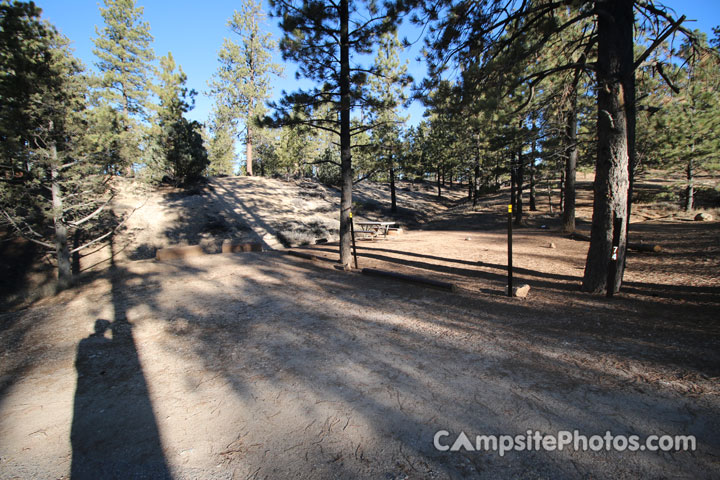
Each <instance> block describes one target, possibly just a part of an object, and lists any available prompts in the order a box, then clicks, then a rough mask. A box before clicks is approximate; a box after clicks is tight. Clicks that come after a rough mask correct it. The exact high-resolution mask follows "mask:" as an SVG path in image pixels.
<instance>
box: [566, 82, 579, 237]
mask: <svg viewBox="0 0 720 480" xmlns="http://www.w3.org/2000/svg"><path fill="white" fill-rule="evenodd" d="M577 79H578V74H576V75H575V81H574V82H573V85H572V87H571V88H572V91H571V92H570V106H569V108H568V112H567V115H568V118H567V123H566V125H565V141H566V142H567V144H566V146H565V151H566V152H567V158H566V159H565V189H564V192H565V193H564V195H563V198H564V201H565V202H564V203H565V205H564V208H563V211H562V212H563V216H562V230H563V232H565V233H572V232H574V231H575V175H576V171H577V155H578V150H577Z"/></svg>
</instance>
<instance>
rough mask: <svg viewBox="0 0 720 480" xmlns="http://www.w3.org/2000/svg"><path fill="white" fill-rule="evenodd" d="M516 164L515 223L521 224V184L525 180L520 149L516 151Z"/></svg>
mask: <svg viewBox="0 0 720 480" xmlns="http://www.w3.org/2000/svg"><path fill="white" fill-rule="evenodd" d="M517 155H518V164H517V172H516V175H515V185H516V186H517V193H516V195H517V199H516V200H517V205H516V206H515V225H520V224H522V221H523V198H522V194H523V184H524V182H525V163H524V162H523V158H522V153H521V151H520V150H518V152H517Z"/></svg>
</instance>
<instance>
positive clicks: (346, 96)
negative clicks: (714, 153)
mask: <svg viewBox="0 0 720 480" xmlns="http://www.w3.org/2000/svg"><path fill="white" fill-rule="evenodd" d="M339 13H340V15H339V16H340V81H339V84H340V169H341V172H340V175H341V177H342V180H341V181H342V189H341V193H340V264H341V265H342V266H343V267H344V268H346V269H349V268H350V260H351V259H352V255H351V250H350V244H351V240H352V238H351V234H350V214H351V208H352V188H353V178H352V156H351V152H350V104H351V102H350V31H349V23H350V13H349V7H348V0H340V11H339Z"/></svg>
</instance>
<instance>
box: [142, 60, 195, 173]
mask: <svg viewBox="0 0 720 480" xmlns="http://www.w3.org/2000/svg"><path fill="white" fill-rule="evenodd" d="M160 67H161V70H160V84H159V85H158V86H157V87H155V93H156V95H157V97H158V99H159V104H158V106H157V118H158V127H159V129H158V131H157V132H156V133H155V135H154V136H155V138H156V141H157V144H158V147H159V148H158V151H159V162H158V163H157V164H156V165H154V168H153V170H155V172H156V176H157V177H161V178H162V176H163V175H164V174H165V173H166V172H167V174H169V175H171V176H172V177H173V178H174V180H175V182H176V183H178V184H187V183H191V182H193V181H195V180H197V179H198V178H200V177H201V176H202V173H203V172H204V170H205V168H206V167H207V165H208V156H207V151H206V150H205V147H204V145H203V141H202V135H201V131H202V126H201V125H200V124H199V123H198V122H190V121H188V120H187V119H186V118H185V117H184V115H185V114H186V113H187V112H189V111H190V110H191V109H192V108H193V106H194V97H195V94H196V93H195V91H194V90H190V91H188V89H187V87H186V86H185V83H186V82H187V76H186V75H185V73H184V72H183V71H182V67H179V66H178V65H177V64H176V63H175V59H174V58H173V56H172V54H171V53H168V54H167V56H165V57H162V58H161V59H160Z"/></svg>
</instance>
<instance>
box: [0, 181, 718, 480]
mask: <svg viewBox="0 0 720 480" xmlns="http://www.w3.org/2000/svg"><path fill="white" fill-rule="evenodd" d="M215 187H216V186H215ZM216 188H217V187H216ZM203 195H204V194H203ZM427 195H428V197H427V198H429V195H431V194H430V193H429V192H428V193H427ZM183 198H186V197H183ZM586 200H587V199H585V201H586ZM183 201H185V200H183ZM254 201H256V202H259V200H257V199H256V200H254ZM505 201H506V200H505V199H504V198H503V197H502V196H501V195H498V196H494V197H489V198H488V199H487V201H485V202H483V204H482V205H480V206H479V207H478V208H477V209H470V208H468V207H466V206H463V205H456V206H452V205H451V204H441V205H440V206H438V207H436V208H437V210H436V211H435V212H434V213H433V216H432V218H433V221H431V222H429V223H424V224H423V227H422V228H423V229H422V230H419V229H414V230H412V231H410V232H408V233H406V234H405V235H401V236H397V237H390V238H389V239H388V240H385V241H376V242H369V241H364V242H359V244H358V247H359V249H358V252H359V254H360V258H359V263H360V267H375V268H384V269H388V270H394V271H401V272H407V273H413V274H416V275H423V276H427V277H430V278H436V279H440V280H444V281H451V282H454V283H455V284H457V285H458V287H459V288H458V291H456V292H454V293H447V292H443V291H438V290H434V289H431V288H424V287H418V286H414V285H407V284H403V283H399V282H397V281H393V280H384V279H378V278H373V277H367V276H364V275H361V274H359V273H357V272H342V271H338V270H336V269H334V268H333V262H334V260H335V259H336V257H337V247H336V246H335V245H332V244H327V245H315V246H307V247H304V248H303V249H302V250H303V251H306V252H311V253H314V254H316V255H318V256H320V257H322V258H324V259H325V260H320V261H318V262H311V261H308V260H303V259H298V258H294V257H290V256H287V255H284V254H283V252H282V251H276V252H263V253H246V254H237V255H207V256H203V257H196V258H191V259H187V260H186V261H176V262H169V263H160V262H155V261H151V260H143V261H120V260H117V261H115V260H113V261H112V262H110V263H111V265H110V268H109V269H105V270H96V271H95V272H88V273H86V275H85V277H84V279H83V281H84V282H85V283H84V284H83V285H82V286H81V287H78V288H76V289H73V290H70V291H67V292H64V293H63V294H61V295H60V296H58V297H54V298H48V299H45V300H42V301H39V302H36V303H35V304H34V305H33V306H31V307H29V308H26V309H24V310H21V311H17V312H14V313H5V314H1V315H0V345H2V352H3V358H2V362H0V478H30V477H37V478H65V477H76V478H98V476H104V477H108V478H113V477H114V478H268V479H273V478H290V477H292V478H307V479H310V478H313V479H314V478H378V479H401V478H466V477H477V476H485V477H491V478H495V477H503V478H508V477H509V478H516V477H517V478H521V477H522V478H526V477H536V478H588V477H592V478H638V477H657V478H662V477H676V476H679V477H692V478H712V477H713V476H715V475H716V473H717V472H718V471H720V440H719V439H718V435H717V431H718V429H719V428H720V381H719V380H720V316H719V315H718V313H719V312H720V278H719V277H718V275H717V272H718V267H720V224H719V223H718V222H710V223H694V222H687V221H684V220H683V219H682V218H677V219H676V218H673V219H659V220H653V221H647V222H642V223H638V224H636V225H635V226H634V232H635V235H636V238H637V239H644V240H647V241H653V242H657V243H661V244H662V245H663V246H664V247H665V251H664V252H663V253H661V254H659V255H651V254H633V255H631V257H630V258H629V260H628V272H627V275H626V280H627V282H626V286H625V288H624V289H623V292H622V294H621V295H618V296H616V297H615V298H614V299H612V300H608V299H605V298H598V297H593V296H589V295H585V294H581V293H579V292H578V285H579V281H580V278H581V275H582V268H583V262H584V257H585V253H586V250H587V244H586V243H583V242H577V241H573V240H569V239H566V238H564V237H563V236H562V235H560V234H559V233H557V232H556V227H557V223H558V221H557V218H556V217H553V216H550V215H549V212H547V211H546V210H545V209H543V210H541V211H539V212H537V213H533V214H531V215H530V216H529V218H528V220H527V223H526V226H524V227H522V228H520V229H518V230H516V232H515V240H516V241H515V248H514V250H515V259H514V263H515V265H516V266H517V269H516V277H518V281H524V282H527V283H528V284H530V285H531V287H532V290H531V292H530V296H529V297H528V298H526V299H511V298H507V297H505V296H503V295H502V289H503V285H504V281H505V276H504V265H505V258H506V257H505V255H506V252H505V244H504V241H505V237H504V233H503V225H504V220H503V216H502V215H501V214H500V212H501V211H502V206H503V204H504V203H503V202H505ZM581 203H582V202H581ZM228 205H229V206H230V207H231V206H232V204H231V203H229V204H228ZM256 205H257V203H256ZM133 208H134V207H133ZM235 208H239V207H238V206H236V207H235ZM235 208H232V209H230V211H233V210H235ZM582 208H586V207H583V206H582V205H581V216H582V211H583V210H582ZM235 213H236V214H237V215H240V214H242V213H243V212H242V211H240V212H235ZM231 218H235V217H231ZM256 221H257V222H258V224H259V223H260V221H262V223H263V224H264V227H263V228H265V227H267V228H266V230H267V231H270V230H272V229H274V227H273V225H274V224H275V222H276V220H273V219H265V218H264V217H260V218H258V219H256ZM278 222H280V220H278ZM543 226H544V227H545V228H542V227H543ZM580 227H581V228H586V227H587V225H586V224H583V223H582V222H581V224H580ZM255 228H257V226H256V227H255ZM238 231H240V230H238ZM252 234H255V235H259V236H261V237H262V235H263V233H262V230H259V231H253V232H252ZM550 243H553V244H554V246H555V248H550ZM113 248H114V249H120V247H117V246H113ZM124 248H125V251H127V247H126V246H125V247H124ZM529 429H530V430H537V431H540V432H543V433H555V432H556V431H558V430H575V429H577V430H579V431H580V432H581V433H583V434H586V435H588V436H589V435H594V434H601V435H602V434H604V433H605V431H607V430H609V431H611V432H613V433H614V434H637V435H640V436H641V437H645V436H647V435H651V434H657V435H663V434H669V435H680V434H682V435H695V436H696V438H697V444H698V450H697V451H695V452H682V451H679V452H667V453H652V452H637V453H629V452H625V453H618V452H606V451H602V452H583V451H573V450H564V451H561V452H559V451H555V452H537V451H533V452H511V453H508V454H506V455H505V456H504V457H500V456H499V455H497V454H496V453H493V452H459V453H451V452H439V451H437V450H436V449H435V448H434V447H433V435H434V434H435V432H436V431H438V430H448V431H449V432H451V437H450V438H454V436H455V435H457V434H458V433H459V432H461V431H464V432H466V433H467V434H468V435H469V436H471V437H474V436H475V435H480V434H511V435H516V434H523V433H525V432H526V431H527V430H529Z"/></svg>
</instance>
